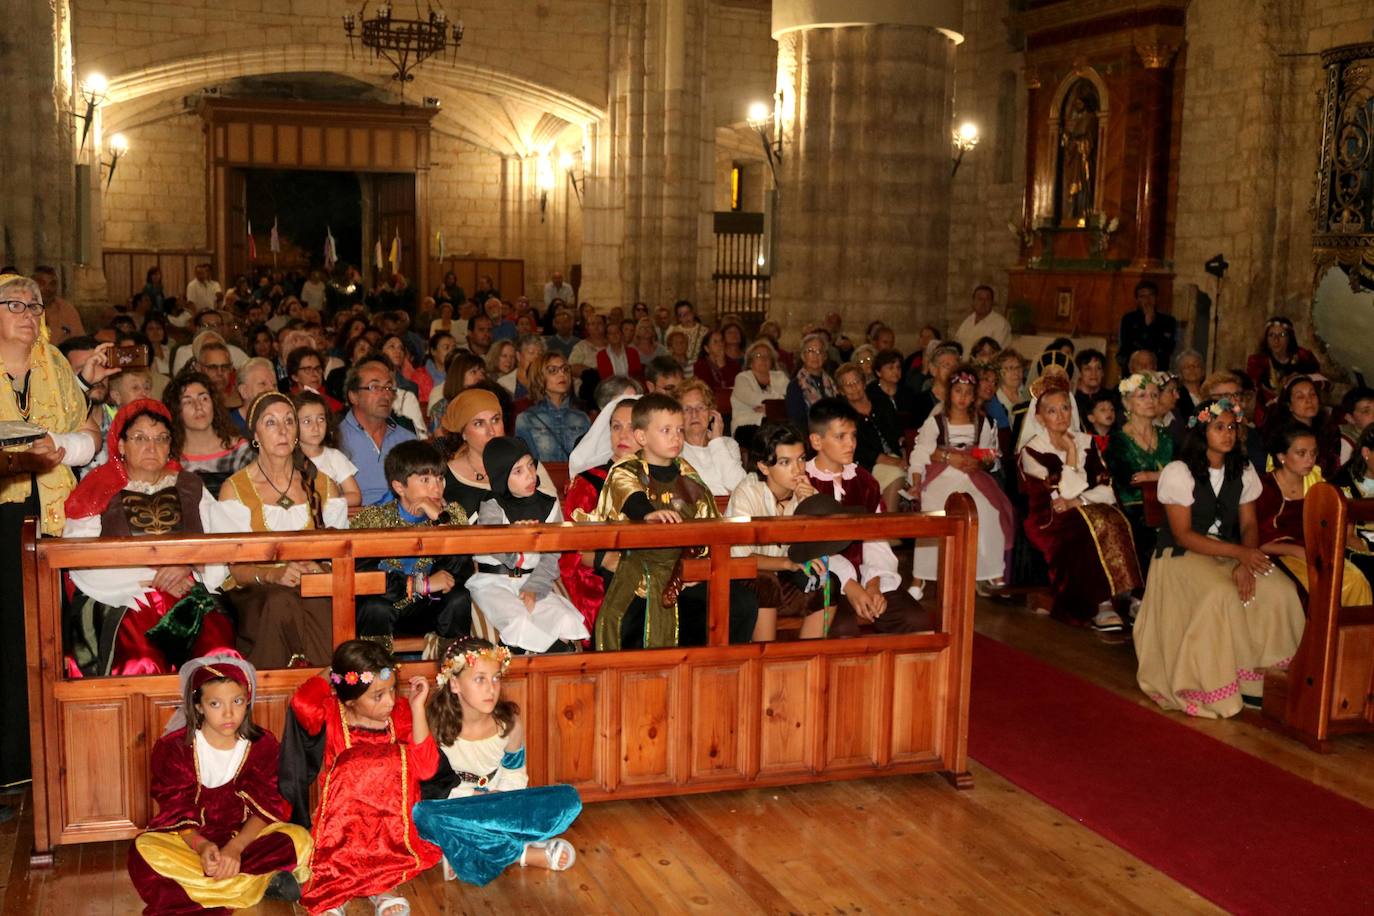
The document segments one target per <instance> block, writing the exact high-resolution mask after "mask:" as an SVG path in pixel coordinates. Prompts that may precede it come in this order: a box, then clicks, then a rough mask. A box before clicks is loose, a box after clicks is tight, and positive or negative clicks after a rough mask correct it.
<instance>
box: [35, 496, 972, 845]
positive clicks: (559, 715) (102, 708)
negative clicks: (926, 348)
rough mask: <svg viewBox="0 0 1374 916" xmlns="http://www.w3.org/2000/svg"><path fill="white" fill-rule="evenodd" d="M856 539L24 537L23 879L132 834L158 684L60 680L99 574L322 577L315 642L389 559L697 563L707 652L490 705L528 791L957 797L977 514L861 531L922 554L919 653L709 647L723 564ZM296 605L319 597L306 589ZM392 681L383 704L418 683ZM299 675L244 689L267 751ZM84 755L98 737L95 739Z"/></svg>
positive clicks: (524, 529) (161, 707)
mask: <svg viewBox="0 0 1374 916" xmlns="http://www.w3.org/2000/svg"><path fill="white" fill-rule="evenodd" d="M853 526H854V520H853V519H852V518H846V517H844V516H839V517H833V518H819V519H818V518H778V519H757V520H752V521H747V520H743V519H730V520H725V521H709V522H686V523H684V524H681V525H637V524H583V525H572V524H555V525H537V526H501V527H488V528H471V527H454V528H432V529H431V528H426V529H392V530H371V531H347V530H345V531H302V532H292V533H289V534H243V535H167V536H157V537H151V536H150V537H143V538H111V539H90V540H86V539H63V538H42V539H38V538H37V537H36V526H35V523H34V521H33V520H32V519H30V520H29V521H28V522H27V523H26V527H25V532H24V550H23V565H24V576H25V594H26V596H28V598H29V600H28V602H27V603H28V620H27V650H28V674H29V709H30V732H31V740H32V748H33V773H34V781H33V805H34V839H33V854H32V857H31V858H32V861H33V862H34V863H35V864H39V865H41V864H50V863H51V861H52V848H53V847H54V846H55V845H60V844H68V843H82V842H97V841H107V840H116V839H128V838H130V837H132V836H135V835H136V834H137V833H138V832H139V830H140V829H141V827H142V826H143V824H145V823H146V821H147V818H148V816H149V813H150V806H151V803H150V800H149V797H148V783H149V774H148V767H149V755H150V753H151V750H152V746H153V744H154V742H155V741H156V739H157V737H158V736H159V735H160V734H161V733H162V730H163V727H164V726H165V724H166V722H167V721H168V719H169V718H170V717H171V715H172V712H173V711H174V710H175V708H176V706H177V704H178V702H179V697H178V693H177V678H176V676H175V675H155V676H146V677H112V678H84V679H71V680H69V679H67V678H66V677H65V671H64V667H63V652H62V603H61V581H60V576H61V573H62V571H63V570H66V569H82V568H85V569H94V568H105V567H111V566H119V565H129V564H137V565H164V564H182V563H188V564H189V563H209V562H217V561H220V562H222V561H225V560H228V559H230V558H232V559H234V560H236V561H239V562H249V563H252V562H278V561H286V560H325V559H327V560H330V561H331V562H332V567H331V570H330V572H329V573H328V583H329V589H328V593H329V595H330V597H331V599H332V603H333V608H334V634H333V635H334V640H335V642H336V643H337V642H341V641H343V640H346V639H350V638H352V637H353V635H354V613H353V601H354V596H355V595H356V594H357V592H358V591H359V589H360V588H374V587H377V588H380V585H381V583H380V582H376V581H373V580H372V579H369V574H367V573H358V572H356V571H355V562H356V561H357V560H359V559H365V558H376V557H387V556H397V555H405V556H410V555H426V554H443V553H457V554H476V553H490V552H513V551H520V550H524V551H556V552H561V551H569V550H596V549H612V550H615V549H631V548H637V547H638V548H643V547H697V546H703V545H704V546H707V547H708V548H710V555H709V556H708V557H707V558H706V559H704V560H702V561H699V562H697V563H696V564H695V568H694V569H693V570H692V574H693V575H694V576H701V577H702V578H703V579H704V581H706V582H707V583H708V587H709V590H710V606H711V617H710V621H709V624H708V645H707V646H705V647H701V648H665V649H650V650H629V651H621V652H581V653H568V654H558V655H543V656H522V657H518V658H516V659H514V660H513V662H512V663H511V667H510V670H509V672H508V676H507V680H506V683H505V686H504V690H505V692H506V694H507V695H508V696H509V697H510V698H511V699H512V700H514V701H515V702H517V703H519V704H520V706H521V708H522V709H523V710H524V713H525V723H526V729H527V737H526V748H527V760H528V767H529V774H530V780H531V782H532V784H535V785H543V784H550V783H567V784H570V785H573V786H575V787H576V788H577V789H578V791H579V792H580V793H581V795H582V797H583V799H584V800H586V801H588V802H594V801H601V800H608V799H620V798H643V797H654V796H667V795H676V794H682V793H692V792H706V791H724V790H733V789H741V788H751V787H761V786H776V785H792V784H799V783H807V782H820V781H829V780H836V779H855V778H862V777H869V776H875V775H887V774H898V773H923V772H938V773H941V774H942V775H944V776H945V777H946V778H947V779H948V780H949V781H950V782H951V783H953V784H954V785H956V786H958V787H960V788H966V787H968V786H970V785H971V778H970V776H969V773H968V756H967V727H968V702H969V678H970V670H969V669H970V663H971V657H972V656H971V652H972V636H973V596H974V592H973V570H974V567H975V562H976V550H977V514H976V511H975V509H974V507H973V503H972V501H971V500H970V499H969V498H968V497H967V496H963V495H958V496H956V497H954V498H952V499H951V501H950V503H949V505H948V506H947V508H946V511H945V512H944V513H937V514H931V515H914V514H892V515H880V516H873V517H866V518H865V519H864V528H865V536H866V537H873V538H884V539H891V538H938V539H940V541H941V545H942V546H941V559H940V580H941V582H942V583H945V584H947V587H942V588H941V589H940V602H939V606H938V609H937V613H936V614H934V615H933V616H934V617H935V618H936V624H935V629H934V630H933V631H931V632H926V633H913V634H906V635H893V636H859V637H855V638H850V639H818V640H804V641H803V640H799V641H792V642H775V643H751V644H744V645H729V644H728V620H729V618H728V613H729V612H728V607H729V589H730V579H731V577H732V576H734V575H736V574H738V573H741V572H747V571H748V570H747V567H748V565H749V563H748V561H745V562H744V564H743V565H740V564H739V563H738V562H737V561H734V560H732V559H731V558H730V556H729V551H730V547H731V545H733V544H770V543H797V542H802V541H808V540H836V539H842V538H848V537H852V536H853ZM311 589H312V590H321V589H320V588H319V586H318V583H314V584H312V585H311ZM434 671H435V666H434V663H433V662H416V663H411V664H407V665H405V666H403V669H402V671H401V675H402V678H401V683H404V682H405V680H406V679H407V678H408V677H409V676H411V675H414V674H422V675H432V674H433V673H434ZM316 674H317V672H316V671H313V670H307V669H292V670H271V671H261V672H259V679H258V683H259V693H258V700H257V703H256V704H255V705H256V711H255V716H256V717H257V721H258V722H259V723H260V724H262V725H263V726H264V727H266V728H268V729H270V730H272V731H273V732H275V733H278V734H280V732H281V729H282V726H283V723H284V721H285V716H286V704H287V701H288V699H289V697H290V694H291V692H292V691H293V690H294V689H295V688H296V687H298V686H299V685H300V684H301V683H303V682H304V681H305V680H306V679H308V678H310V677H312V676H315V675H316ZM93 736H98V738H95V737H93Z"/></svg>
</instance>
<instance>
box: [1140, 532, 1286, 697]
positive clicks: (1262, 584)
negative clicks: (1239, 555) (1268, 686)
mask: <svg viewBox="0 0 1374 916" xmlns="http://www.w3.org/2000/svg"><path fill="white" fill-rule="evenodd" d="M1235 568H1236V561H1235V560H1229V559H1225V558H1222V557H1209V556H1204V555H1203V554H1200V553H1193V552H1188V553H1185V554H1182V555H1181V556H1176V557H1175V556H1164V557H1156V558H1155V559H1154V561H1153V562H1151V564H1150V574H1149V576H1148V577H1147V578H1146V580H1145V598H1144V600H1143V601H1142V602H1141V605H1140V613H1139V614H1138V616H1137V617H1136V622H1135V629H1134V638H1135V651H1136V657H1137V659H1138V661H1139V667H1138V669H1137V671H1136V681H1137V683H1139V684H1140V689H1141V690H1143V691H1145V693H1146V694H1147V695H1148V696H1149V697H1150V698H1151V699H1153V700H1154V701H1155V702H1156V703H1158V704H1159V705H1160V706H1162V707H1164V708H1165V709H1180V710H1182V711H1184V712H1185V713H1187V714H1188V715H1190V716H1200V717H1203V718H1208V719H1215V718H1224V717H1227V716H1234V715H1235V714H1236V713H1238V712H1240V710H1241V708H1242V706H1243V705H1244V703H1243V701H1242V700H1241V695H1242V694H1244V695H1246V696H1251V697H1259V696H1261V695H1262V693H1263V690H1264V669H1266V668H1285V667H1287V666H1288V663H1289V662H1290V661H1291V660H1292V658H1293V653H1294V652H1295V651H1297V648H1298V642H1299V641H1300V640H1301V639H1302V629H1303V625H1304V623H1305V619H1304V616H1303V610H1302V602H1301V601H1300V600H1299V599H1298V592H1297V589H1296V588H1295V587H1294V586H1293V583H1292V582H1291V581H1290V580H1289V579H1288V577H1286V576H1284V575H1283V574H1282V573H1280V572H1279V571H1278V570H1274V571H1273V572H1272V573H1270V574H1269V575H1267V576H1260V577H1258V578H1257V579H1256V584H1255V597H1254V600H1252V601H1251V602H1250V604H1249V605H1243V604H1242V603H1241V600H1240V594H1239V593H1238V592H1237V591H1236V584H1235V581H1234V580H1233V579H1232V578H1231V572H1232V570H1234V569H1235Z"/></svg>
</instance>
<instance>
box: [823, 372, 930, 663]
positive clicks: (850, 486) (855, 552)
mask: <svg viewBox="0 0 1374 916" xmlns="http://www.w3.org/2000/svg"><path fill="white" fill-rule="evenodd" d="M858 426H859V419H858V417H857V415H855V413H854V408H852V407H850V406H849V404H848V403H846V402H845V401H844V400H842V399H840V398H822V399H821V400H819V401H817V402H816V403H815V404H814V405H812V407H811V414H810V419H809V426H808V428H809V430H810V434H809V439H810V443H811V450H812V451H813V452H814V453H815V457H814V458H812V459H811V460H810V461H808V462H807V463H806V473H807V477H808V478H809V479H810V481H811V485H812V486H813V487H815V488H816V492H818V493H824V494H827V495H829V496H833V497H834V498H835V501H836V502H838V503H839V504H840V505H841V506H843V507H844V508H845V510H846V511H848V512H852V513H862V514H867V515H872V514H875V513H878V512H882V511H883V504H882V493H881V491H880V489H879V487H878V482H877V481H876V480H874V479H873V475H872V474H870V473H868V472H867V471H865V470H864V469H863V468H861V467H859V466H857V465H856V464H855V463H854V447H855V437H856V431H857V429H858ZM841 560H843V561H846V562H847V564H848V565H847V566H846V565H845V563H842V562H840V561H841ZM830 562H831V569H832V570H833V571H834V572H835V573H836V575H837V576H838V577H839V581H840V588H841V594H840V598H839V601H838V604H837V607H836V609H835V621H834V623H833V624H831V626H830V635H831V636H854V635H857V634H858V632H859V628H860V626H871V627H872V628H873V630H874V632H877V633H914V632H918V631H920V630H926V629H929V628H930V620H929V616H928V615H927V614H926V613H925V612H924V611H923V610H922V609H921V607H920V605H919V604H918V603H917V600H916V599H914V598H913V596H912V595H910V594H909V593H908V592H907V590H906V589H905V588H903V587H902V585H903V582H902V576H901V574H900V573H899V572H898V571H897V557H896V555H895V554H894V553H893V552H892V548H891V547H890V546H888V543H887V541H855V542H853V543H852V544H850V545H849V546H848V547H846V548H845V550H844V551H843V552H842V554H837V555H835V556H833V557H831V558H830Z"/></svg>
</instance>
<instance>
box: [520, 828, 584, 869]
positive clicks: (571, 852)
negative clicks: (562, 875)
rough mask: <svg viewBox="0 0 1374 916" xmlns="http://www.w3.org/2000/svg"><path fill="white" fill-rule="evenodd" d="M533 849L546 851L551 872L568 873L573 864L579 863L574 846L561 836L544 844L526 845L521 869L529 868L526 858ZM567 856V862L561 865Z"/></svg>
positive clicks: (521, 854)
mask: <svg viewBox="0 0 1374 916" xmlns="http://www.w3.org/2000/svg"><path fill="white" fill-rule="evenodd" d="M531 849H542V850H544V856H545V858H547V859H548V860H549V864H548V869H549V871H567V870H568V869H570V868H572V866H573V863H574V862H576V861H577V850H576V849H575V848H574V847H573V844H572V843H569V842H568V841H567V840H565V839H563V838H562V837H561V836H560V837H554V838H553V839H552V840H544V841H542V842H536V843H526V844H525V849H524V851H522V852H521V853H520V867H521V868H526V867H528V863H526V861H525V857H526V856H527V855H528V854H529V851H530V850H531ZM565 855H566V856H567V860H566V861H564V862H563V864H562V865H559V864H558V862H559V860H560V859H562V858H563V857H564V856H565Z"/></svg>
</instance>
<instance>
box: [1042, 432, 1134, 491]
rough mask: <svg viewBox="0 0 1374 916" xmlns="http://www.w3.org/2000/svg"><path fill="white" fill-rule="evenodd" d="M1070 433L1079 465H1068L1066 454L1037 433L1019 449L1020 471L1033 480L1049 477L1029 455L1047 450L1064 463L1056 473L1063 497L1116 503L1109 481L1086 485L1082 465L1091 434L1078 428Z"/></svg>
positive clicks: (1085, 473) (1087, 482) (1089, 444)
mask: <svg viewBox="0 0 1374 916" xmlns="http://www.w3.org/2000/svg"><path fill="white" fill-rule="evenodd" d="M1069 435H1071V436H1073V443H1074V446H1075V448H1074V451H1076V452H1077V453H1078V454H1077V458H1078V461H1079V465H1078V466H1072V465H1070V464H1069V456H1068V453H1066V452H1061V451H1060V450H1059V449H1057V448H1055V447H1054V446H1053V445H1051V444H1050V440H1049V439H1048V438H1046V437H1045V436H1039V435H1037V436H1034V437H1032V438H1031V440H1030V441H1029V442H1027V443H1026V444H1025V446H1024V447H1023V448H1022V449H1021V470H1023V471H1025V472H1026V474H1027V476H1030V477H1034V478H1035V479H1036V480H1044V479H1045V478H1047V477H1049V476H1050V472H1049V471H1048V470H1047V469H1046V468H1045V466H1044V465H1042V464H1041V463H1040V462H1038V461H1036V460H1035V459H1034V458H1032V457H1031V454H1030V450H1031V449H1034V450H1035V451H1037V452H1042V453H1043V452H1048V453H1050V454H1053V455H1056V456H1058V457H1059V459H1060V460H1061V461H1063V462H1064V469H1063V471H1062V472H1061V473H1060V476H1059V487H1058V490H1059V495H1060V497H1062V498H1063V499H1081V500H1083V502H1085V503H1102V504H1104V505H1110V504H1111V503H1114V502H1116V494H1115V493H1114V492H1112V486H1111V484H1109V483H1100V484H1097V485H1096V486H1089V481H1088V475H1087V472H1085V471H1084V470H1083V467H1082V464H1083V462H1084V461H1085V459H1086V458H1087V455H1088V452H1089V451H1090V450H1091V449H1092V447H1093V445H1092V441H1093V440H1092V437H1091V436H1089V435H1088V434H1087V433H1080V432H1077V431H1070V433H1069Z"/></svg>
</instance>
